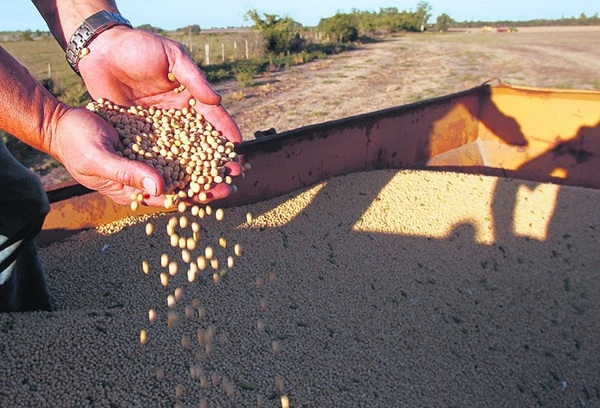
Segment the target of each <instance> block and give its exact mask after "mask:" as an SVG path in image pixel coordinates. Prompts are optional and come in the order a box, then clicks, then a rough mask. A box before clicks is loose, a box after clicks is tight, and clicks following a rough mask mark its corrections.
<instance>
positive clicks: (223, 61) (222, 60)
mask: <svg viewBox="0 0 600 408" xmlns="http://www.w3.org/2000/svg"><path fill="white" fill-rule="evenodd" d="M221 62H222V63H225V43H221Z"/></svg>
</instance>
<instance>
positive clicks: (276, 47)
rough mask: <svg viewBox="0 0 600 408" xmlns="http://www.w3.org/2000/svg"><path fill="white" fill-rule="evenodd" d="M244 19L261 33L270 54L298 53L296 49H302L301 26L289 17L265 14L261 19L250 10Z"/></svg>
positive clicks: (256, 13)
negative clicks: (250, 22)
mask: <svg viewBox="0 0 600 408" xmlns="http://www.w3.org/2000/svg"><path fill="white" fill-rule="evenodd" d="M244 19H245V20H246V21H252V22H253V23H254V28H256V29H258V30H259V31H260V32H261V34H262V35H263V37H264V39H265V41H266V42H267V51H268V52H270V53H272V54H285V53H287V52H289V51H293V52H298V51H300V50H299V49H298V48H303V44H299V40H302V37H301V36H300V30H301V29H302V25H301V24H300V23H297V22H296V21H294V20H293V19H292V18H290V17H279V16H278V15H276V14H266V13H265V14H263V16H262V17H261V16H260V15H259V14H258V12H257V11H256V10H250V11H248V12H247V13H246V15H245V16H244Z"/></svg>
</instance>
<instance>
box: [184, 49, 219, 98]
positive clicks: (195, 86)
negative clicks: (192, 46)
mask: <svg viewBox="0 0 600 408" xmlns="http://www.w3.org/2000/svg"><path fill="white" fill-rule="evenodd" d="M181 47H182V46H180V49H179V55H178V56H177V57H175V63H174V64H173V74H174V75H175V77H176V78H177V80H178V81H179V82H180V83H181V84H183V85H185V87H186V88H187V89H188V91H189V92H190V93H191V94H192V96H193V97H194V98H195V99H196V100H197V101H198V102H200V103H202V104H206V105H215V106H216V105H219V104H220V103H221V95H219V93H218V92H217V91H215V90H214V89H213V87H212V86H210V84H209V83H208V81H207V80H206V78H205V76H204V74H203V73H202V71H201V70H200V68H198V66H197V65H196V64H195V63H194V61H192V59H191V58H190V57H189V56H188V55H187V54H186V53H185V51H184V50H183V49H182V48H181Z"/></svg>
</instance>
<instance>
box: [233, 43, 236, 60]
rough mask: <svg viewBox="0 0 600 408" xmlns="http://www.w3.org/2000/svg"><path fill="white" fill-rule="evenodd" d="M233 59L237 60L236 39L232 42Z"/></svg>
mask: <svg viewBox="0 0 600 408" xmlns="http://www.w3.org/2000/svg"><path fill="white" fill-rule="evenodd" d="M233 60H234V61H237V41H234V42H233Z"/></svg>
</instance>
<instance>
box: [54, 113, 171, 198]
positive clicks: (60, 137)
mask: <svg viewBox="0 0 600 408" xmlns="http://www.w3.org/2000/svg"><path fill="white" fill-rule="evenodd" d="M55 117H56V119H55V121H54V126H53V131H52V141H51V148H52V154H53V155H54V156H55V157H56V158H57V159H58V160H59V161H60V162H61V163H63V164H64V166H65V168H66V169H67V170H68V171H69V173H70V174H71V175H72V176H73V178H74V179H75V180H77V181H78V182H79V183H81V184H82V185H84V186H86V187H88V188H90V189H92V190H96V191H98V192H100V193H101V194H104V195H106V196H108V197H110V198H111V199H112V200H113V201H115V202H116V203H118V204H123V205H127V204H129V203H130V202H131V193H133V192H138V191H145V194H144V196H145V200H146V202H147V204H148V205H152V206H161V205H163V200H164V197H161V196H160V194H161V192H162V191H163V189H164V180H163V178H162V177H161V176H160V175H159V174H158V173H157V172H156V171H154V169H152V167H150V166H148V165H146V164H143V163H140V162H137V161H134V160H129V159H127V158H124V157H121V156H119V155H118V154H117V151H116V149H115V147H116V146H117V144H118V143H119V137H118V135H117V132H116V131H115V129H114V128H113V127H112V126H111V125H110V124H109V123H108V122H106V121H105V120H104V119H102V118H101V117H100V116H98V115H96V114H95V113H92V112H90V111H88V110H87V109H83V108H64V109H62V110H61V111H60V112H58V113H55Z"/></svg>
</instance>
